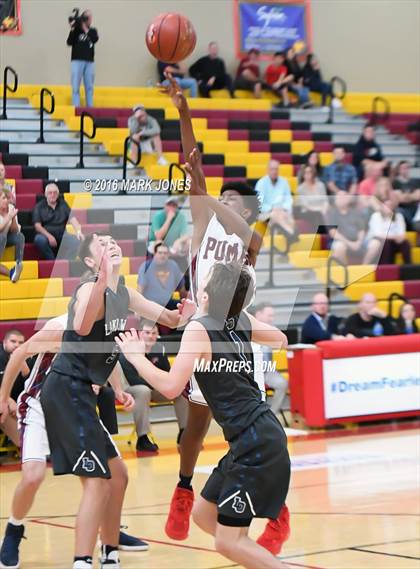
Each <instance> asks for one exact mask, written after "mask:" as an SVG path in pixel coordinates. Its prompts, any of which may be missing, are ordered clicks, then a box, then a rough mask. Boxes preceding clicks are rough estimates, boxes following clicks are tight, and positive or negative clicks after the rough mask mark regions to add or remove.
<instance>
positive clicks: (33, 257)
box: [24, 243, 41, 261]
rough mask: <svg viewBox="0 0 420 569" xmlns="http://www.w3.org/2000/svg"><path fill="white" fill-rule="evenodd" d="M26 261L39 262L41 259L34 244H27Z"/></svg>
mask: <svg viewBox="0 0 420 569" xmlns="http://www.w3.org/2000/svg"><path fill="white" fill-rule="evenodd" d="M24 259H25V261H39V260H40V259H41V257H40V255H39V252H38V249H37V248H36V247H35V245H34V244H33V243H26V245H25V254H24Z"/></svg>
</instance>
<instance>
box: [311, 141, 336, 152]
mask: <svg viewBox="0 0 420 569" xmlns="http://www.w3.org/2000/svg"><path fill="white" fill-rule="evenodd" d="M333 148H334V144H333V143H332V142H315V143H314V150H316V151H317V152H332V151H333Z"/></svg>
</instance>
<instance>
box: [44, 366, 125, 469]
mask: <svg viewBox="0 0 420 569" xmlns="http://www.w3.org/2000/svg"><path fill="white" fill-rule="evenodd" d="M41 405H42V409H43V411H44V415H45V425H46V428H47V434H48V441H49V444H50V450H51V459H52V465H53V470H54V474H56V475H59V474H74V475H76V476H89V477H92V478H111V473H110V470H109V467H108V460H109V459H111V458H115V457H116V456H119V452H118V449H117V447H116V446H115V444H114V442H113V440H112V439H111V436H110V434H109V433H108V431H107V430H106V429H105V427H104V425H103V424H102V422H101V421H100V419H99V417H98V414H97V412H96V406H97V396H96V395H95V393H94V392H93V390H92V384H91V383H90V382H84V381H80V380H79V379H74V378H72V377H70V376H67V375H61V374H59V373H57V372H54V371H51V372H50V373H49V374H48V376H47V379H46V380H45V383H44V385H43V387H42V390H41Z"/></svg>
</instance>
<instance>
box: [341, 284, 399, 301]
mask: <svg viewBox="0 0 420 569" xmlns="http://www.w3.org/2000/svg"><path fill="white" fill-rule="evenodd" d="M367 292H372V293H373V294H374V295H375V296H376V298H377V299H382V300H384V299H386V298H388V297H389V295H390V294H391V293H392V292H397V293H398V294H404V283H403V282H402V281H379V282H364V283H355V284H352V285H350V286H348V287H347V288H346V290H345V295H346V296H347V297H348V298H350V299H351V300H360V299H361V297H362V296H363V295H364V294H365V293H367Z"/></svg>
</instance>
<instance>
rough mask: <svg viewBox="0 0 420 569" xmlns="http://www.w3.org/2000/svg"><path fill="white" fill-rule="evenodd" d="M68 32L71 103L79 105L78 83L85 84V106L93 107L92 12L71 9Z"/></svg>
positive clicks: (94, 32) (94, 29) (94, 39)
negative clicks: (80, 12)
mask: <svg viewBox="0 0 420 569" xmlns="http://www.w3.org/2000/svg"><path fill="white" fill-rule="evenodd" d="M69 24H70V33H69V37H68V38H67V45H71V88H72V104H73V105H74V106H76V107H80V83H81V82H82V78H83V84H84V86H85V97H86V106H87V107H93V84H94V81H95V63H94V58H95V47H94V46H95V43H96V42H97V41H98V39H99V38H98V32H97V30H96V28H92V27H91V24H92V12H91V11H90V10H85V11H84V12H82V14H81V15H79V10H78V9H75V10H73V14H72V15H71V16H70V17H69Z"/></svg>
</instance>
